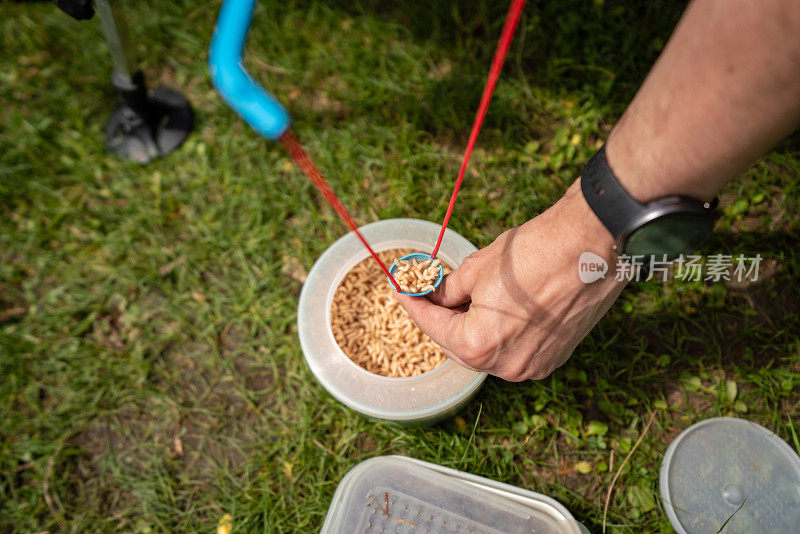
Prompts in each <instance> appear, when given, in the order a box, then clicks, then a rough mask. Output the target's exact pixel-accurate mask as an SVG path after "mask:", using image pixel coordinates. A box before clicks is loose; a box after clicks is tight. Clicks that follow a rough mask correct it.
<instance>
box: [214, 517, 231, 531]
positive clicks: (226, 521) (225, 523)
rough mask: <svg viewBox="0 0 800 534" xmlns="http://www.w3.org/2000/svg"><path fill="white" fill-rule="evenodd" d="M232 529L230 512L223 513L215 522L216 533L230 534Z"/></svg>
mask: <svg viewBox="0 0 800 534" xmlns="http://www.w3.org/2000/svg"><path fill="white" fill-rule="evenodd" d="M232 531H233V516H232V515H231V514H225V515H223V516H222V517H221V518H220V520H219V523H217V534H231V532H232Z"/></svg>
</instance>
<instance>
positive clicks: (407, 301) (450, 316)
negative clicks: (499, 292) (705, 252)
mask: <svg viewBox="0 0 800 534" xmlns="http://www.w3.org/2000/svg"><path fill="white" fill-rule="evenodd" d="M442 283H444V282H442ZM393 295H394V298H396V299H397V301H398V302H399V303H400V305H401V306H402V307H403V308H404V309H405V310H406V312H408V315H409V316H410V317H411V320H412V321H414V322H415V323H416V324H417V326H419V328H420V330H422V331H423V332H425V333H426V334H428V336H429V337H430V338H431V339H432V340H433V341H435V342H436V343H437V344H438V345H439V346H440V347H442V348H444V349H446V350H448V351H449V352H451V353H453V352H455V353H458V352H460V350H459V349H460V348H461V345H462V344H463V339H464V317H465V312H462V311H458V310H451V309H449V308H444V307H442V306H438V305H436V304H434V303H433V302H431V301H430V300H428V299H426V298H421V297H409V296H408V295H403V294H402V293H396V292H395V293H393Z"/></svg>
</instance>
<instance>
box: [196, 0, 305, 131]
mask: <svg viewBox="0 0 800 534" xmlns="http://www.w3.org/2000/svg"><path fill="white" fill-rule="evenodd" d="M255 6H256V0H225V1H224V2H223V4H222V9H220V12H219V17H218V18H217V27H216V29H215V30H214V36H213V37H212V38H211V49H210V50H209V54H208V65H209V67H210V69H211V81H212V82H213V83H214V86H215V87H216V88H217V91H219V93H220V95H222V98H223V99H224V100H225V101H226V102H227V103H228V105H229V106H230V107H232V108H233V110H234V111H236V113H238V114H239V116H241V117H242V118H243V119H244V120H245V121H246V122H247V124H249V125H250V126H251V127H252V128H253V129H254V130H255V131H256V132H258V133H259V134H261V135H263V136H264V137H266V138H268V139H272V140H275V139H278V138H279V137H280V136H281V135H282V134H283V132H285V131H286V130H287V129H288V128H289V114H288V113H286V110H285V109H284V108H283V106H282V105H281V104H280V102H278V101H277V100H276V99H275V97H273V96H272V95H271V94H269V93H268V92H266V91H265V90H264V89H263V88H262V87H261V86H260V85H258V83H256V81H255V80H254V79H253V78H251V77H250V75H249V74H248V73H247V71H246V70H245V69H244V65H243V64H242V51H243V49H244V43H245V38H246V37H247V31H248V29H249V28H250V21H251V19H252V18H253V9H255Z"/></svg>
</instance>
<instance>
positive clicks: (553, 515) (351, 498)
mask: <svg viewBox="0 0 800 534" xmlns="http://www.w3.org/2000/svg"><path fill="white" fill-rule="evenodd" d="M426 465H431V467H433V468H434V469H431V468H428V467H426ZM438 467H439V466H434V465H432V464H426V463H425V462H421V461H419V460H412V459H410V458H404V457H402V456H382V457H377V458H372V459H370V460H366V461H364V462H362V463H360V464H359V465H357V466H356V467H354V468H353V469H352V470H350V472H349V473H348V474H347V476H345V478H344V479H343V480H342V482H341V484H340V485H339V488H337V490H336V494H335V495H334V498H333V502H332V503H331V507H330V510H329V512H328V517H327V518H326V521H325V525H323V527H322V531H321V532H322V533H333V532H337V533H338V532H364V533H371V532H375V533H384V532H386V533H390V532H392V533H393V532H397V533H411V532H414V533H419V534H425V533H434V532H436V533H438V532H463V533H468V532H474V533H476V534H479V533H486V534H514V533H517V532H519V533H523V532H524V533H531V532H536V533H538V534H549V533H558V534H568V533H569V534H577V533H579V532H580V529H579V526H578V523H577V522H576V521H575V520H574V519H573V518H572V516H571V515H570V514H569V512H567V511H566V509H564V508H563V506H561V505H560V504H559V503H558V502H557V501H554V500H552V499H550V498H549V497H545V496H544V495H539V494H536V493H533V492H526V491H524V490H520V489H519V488H515V489H516V490H518V491H517V492H515V494H516V496H517V499H514V498H512V497H513V496H514V495H512V493H510V492H507V491H505V490H504V489H502V486H505V485H503V484H499V483H494V484H493V485H492V486H489V485H484V484H482V483H481V481H486V482H489V483H492V482H493V481H489V480H487V479H483V478H481V477H476V476H474V475H468V474H467V473H463V475H464V478H462V477H457V476H450V475H448V474H447V473H446V472H440V471H439V470H438V469H436V468H438ZM445 471H450V470H445ZM454 472H455V473H460V472H458V471H454ZM511 488H513V486H512V487H511ZM520 495H522V496H523V497H525V498H527V499H528V501H529V502H530V503H531V504H530V505H525V504H523V502H524V500H523V499H522V498H520Z"/></svg>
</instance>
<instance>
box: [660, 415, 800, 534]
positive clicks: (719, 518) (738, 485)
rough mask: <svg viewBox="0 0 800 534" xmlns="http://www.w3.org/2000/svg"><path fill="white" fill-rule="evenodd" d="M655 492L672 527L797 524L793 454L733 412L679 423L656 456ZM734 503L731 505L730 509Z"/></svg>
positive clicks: (797, 476)
mask: <svg viewBox="0 0 800 534" xmlns="http://www.w3.org/2000/svg"><path fill="white" fill-rule="evenodd" d="M660 482H661V498H662V499H663V501H664V509H665V511H666V512H667V517H669V520H670V522H671V523H672V526H673V527H674V528H675V530H676V531H677V532H678V533H679V534H680V533H689V532H691V533H695V532H710V533H715V532H718V531H719V530H720V528H721V527H722V526H723V524H725V521H728V520H729V519H730V520H729V521H728V523H727V525H725V528H724V530H723V532H725V534H729V533H730V534H732V533H737V532H741V533H753V532H758V533H759V534H765V533H770V532H775V533H779V532H780V533H787V532H797V531H798V529H800V457H798V456H797V454H796V453H795V452H794V451H793V450H792V449H791V448H790V447H789V445H787V444H786V442H784V441H783V440H782V439H780V438H779V437H777V436H776V435H775V434H774V433H773V432H771V431H770V430H768V429H766V428H764V427H763V426H761V425H758V424H756V423H753V422H751V421H746V420H744V419H737V418H735V417H716V418H712V419H706V420H705V421H701V422H699V423H697V424H695V425H692V426H690V427H689V428H687V429H686V430H684V431H683V432H682V433H681V434H680V435H679V436H678V437H677V438H676V439H675V440H674V441H673V442H672V443H671V444H670V446H669V447H668V448H667V452H666V454H665V455H664V460H663V461H662V463H661V475H660ZM737 510H738V511H737Z"/></svg>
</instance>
